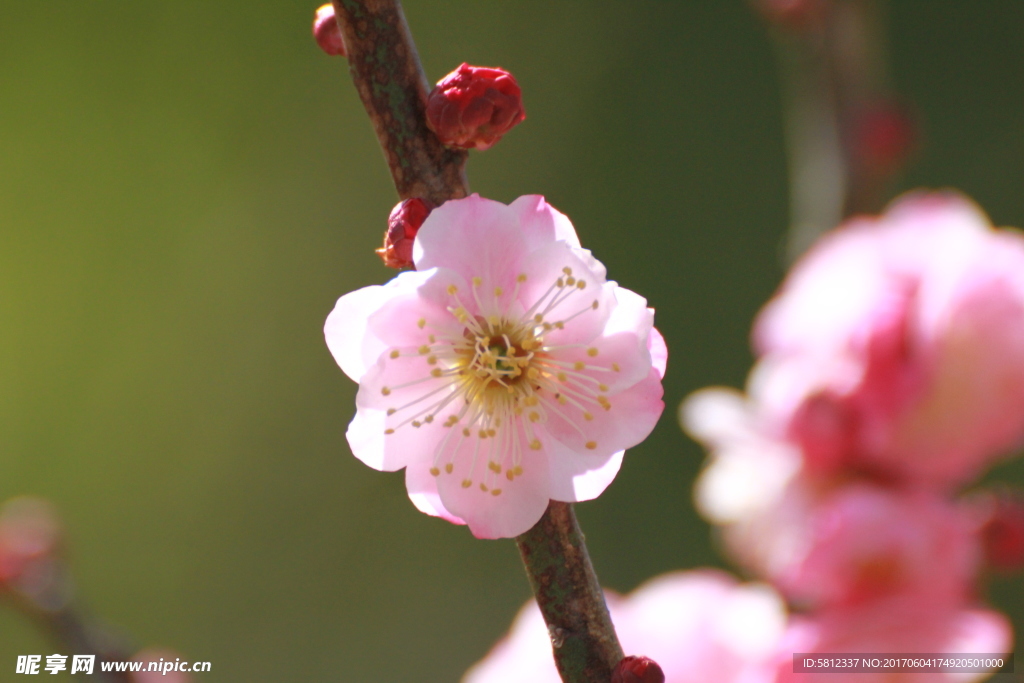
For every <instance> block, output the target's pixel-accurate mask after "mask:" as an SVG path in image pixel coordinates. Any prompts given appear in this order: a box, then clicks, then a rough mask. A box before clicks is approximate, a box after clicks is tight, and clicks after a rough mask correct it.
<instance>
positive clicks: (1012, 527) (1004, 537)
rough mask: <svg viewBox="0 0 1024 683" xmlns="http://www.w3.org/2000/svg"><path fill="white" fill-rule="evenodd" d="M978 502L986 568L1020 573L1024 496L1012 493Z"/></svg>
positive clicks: (988, 495) (1023, 555)
mask: <svg viewBox="0 0 1024 683" xmlns="http://www.w3.org/2000/svg"><path fill="white" fill-rule="evenodd" d="M980 502H981V506H982V509H983V510H984V512H983V513H982V514H983V518H984V522H983V525H982V527H981V541H982V547H983V548H984V550H985V560H986V564H988V566H989V567H991V568H993V569H996V570H998V571H1005V572H1012V571H1019V570H1021V569H1024V495H1022V494H1021V493H1020V492H1015V491H1001V492H999V493H986V494H983V497H982V498H981V499H980Z"/></svg>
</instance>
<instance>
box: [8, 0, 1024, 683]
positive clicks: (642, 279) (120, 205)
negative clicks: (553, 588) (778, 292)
mask: <svg viewBox="0 0 1024 683" xmlns="http://www.w3.org/2000/svg"><path fill="white" fill-rule="evenodd" d="M316 4H317V0H313V2H300V1H298V0H275V1H273V2H271V1H269V0H248V1H247V2H241V1H240V0H222V1H221V2H217V3H210V2H200V1H198V0H176V2H173V3H169V2H163V3H125V2H121V1H113V0H93V1H92V2H89V3H14V2H11V3H7V4H6V6H5V7H4V20H3V21H2V22H0V331H2V332H0V500H4V499H7V498H9V497H11V496H14V495H19V494H35V495H40V496H45V497H48V498H50V499H51V500H53V501H54V502H55V503H56V505H57V506H58V507H59V509H60V510H61V512H62V514H63V515H64V517H65V519H66V524H67V526H68V530H69V537H70V552H71V556H72V562H73V565H74V570H75V575H76V580H77V584H78V586H79V590H80V592H81V594H82V596H83V599H84V601H85V603H86V604H87V605H88V606H89V607H90V608H91V609H92V610H94V611H95V612H97V613H98V614H100V615H102V617H103V618H104V619H105V620H107V621H108V622H109V623H111V624H112V625H114V626H115V627H116V628H118V629H121V630H123V631H124V632H125V633H127V634H130V636H131V637H132V638H133V639H135V641H136V642H137V643H138V644H139V645H140V646H141V645H161V646H167V647H172V648H174V649H176V650H178V651H180V652H181V653H182V655H183V657H185V658H187V659H192V660H204V661H210V662H212V672H211V673H209V674H200V675H199V676H198V677H197V678H198V679H199V680H202V681H211V682H213V681H250V682H261V681H267V682H273V683H278V682H280V681H293V680H294V681H336V680H379V681H425V682H428V683H429V682H433V681H438V682H447V681H455V680H457V679H458V678H459V676H461V674H462V672H463V671H464V670H465V669H466V668H467V667H468V666H469V665H470V664H471V663H473V662H474V661H476V660H477V659H479V658H480V657H481V656H483V655H484V654H485V653H486V652H487V650H488V649H489V647H490V646H491V644H492V643H493V642H494V641H495V640H496V639H497V638H498V637H500V636H501V635H502V633H503V632H504V631H505V630H506V628H507V626H508V624H509V623H510V621H511V619H512V617H513V615H514V614H515V612H516V610H517V609H518V608H519V606H520V605H521V604H522V603H523V602H524V601H525V600H526V599H527V598H528V597H529V588H528V585H527V582H526V578H525V576H524V574H523V570H522V568H521V565H520V563H519V558H518V554H517V551H516V548H515V544H514V543H513V542H512V541H477V540H475V539H473V538H472V537H471V535H470V534H469V532H468V531H467V530H466V529H465V528H464V527H456V526H452V525H449V524H447V523H445V522H443V521H440V520H437V519H434V518H430V517H427V516H425V515H422V514H420V513H419V512H417V511H416V510H415V509H414V508H413V506H412V504H411V503H410V502H409V501H408V499H407V498H406V495H405V489H404V482H403V477H402V476H401V475H398V474H391V475H388V474H381V473H378V472H375V471H373V470H370V469H369V468H367V467H365V466H364V465H362V464H361V463H359V462H358V461H357V460H355V459H354V458H353V457H352V456H351V454H350V453H349V451H348V448H347V445H346V443H345V439H344V432H345V428H346V426H347V424H348V421H349V420H350V419H351V416H352V413H353V397H354V393H355V385H353V384H352V383H351V382H350V381H349V380H348V379H347V378H346V377H345V376H344V375H343V374H342V372H341V371H340V370H339V369H338V368H337V366H336V365H335V364H334V361H333V360H332V359H331V356H330V354H329V353H328V351H327V348H326V346H325V345H324V342H323V337H322V325H323V321H324V318H325V317H326V315H327V313H328V312H329V311H330V310H331V308H332V306H333V304H334V301H335V300H336V299H337V298H338V297H339V296H340V295H341V294H343V293H345V292H348V291H350V290H353V289H356V288H359V287H362V286H365V285H369V284H376V283H381V282H384V281H386V280H387V279H389V278H390V277H392V276H393V271H389V270H388V269H385V268H384V267H383V266H382V265H380V263H379V260H378V259H377V257H376V256H374V255H373V253H372V250H373V249H374V248H375V247H377V246H379V244H380V241H381V237H382V235H383V231H384V228H385V222H386V218H387V215H388V212H389V211H390V210H391V208H392V206H393V205H394V203H395V201H396V196H395V193H394V190H393V188H392V185H391V181H390V177H389V175H388V172H387V169H386V166H385V164H384V162H383V159H382V156H381V153H380V151H379V149H378V146H377V141H376V139H375V137H374V135H373V132H372V129H371V127H370V124H369V121H368V120H367V118H366V115H365V113H364V111H363V108H362V105H361V104H360V102H359V100H358V98H357V96H356V93H355V90H354V88H353V87H352V84H351V80H350V78H349V76H348V73H347V65H346V63H345V62H344V60H343V59H339V58H329V57H327V56H325V55H324V54H322V53H321V52H320V51H319V49H318V48H317V47H316V45H315V43H314V42H313V40H312V38H311V36H310V22H311V20H312V17H313V12H314V10H315V8H316ZM405 10H406V15H407V17H408V20H409V23H410V25H411V27H412V30H413V34H414V36H415V38H416V41H417V44H418V46H419V51H420V56H421V58H422V61H423V63H424V66H425V68H426V71H427V74H428V76H429V77H430V79H431V81H435V80H437V79H439V78H441V77H442V76H443V75H445V74H446V73H447V72H448V71H450V70H451V69H453V68H455V67H456V66H458V64H459V63H461V62H462V61H468V62H470V63H474V64H481V65H488V66H502V67H505V68H507V69H509V70H511V71H512V72H513V73H514V74H515V75H516V77H517V78H518V80H519V83H520V84H521V86H522V88H523V91H524V102H525V106H526V111H527V115H528V118H527V120H526V122H525V123H524V124H522V125H521V126H519V127H518V128H516V129H515V130H514V131H513V132H512V133H510V134H509V135H508V136H507V137H506V138H505V140H504V141H502V142H501V143H500V144H498V145H497V146H496V147H495V148H494V149H492V150H490V151H488V152H486V153H473V154H471V158H470V163H469V167H468V174H469V179H470V184H471V187H472V189H473V190H474V191H477V192H480V193H481V194H483V195H485V196H488V197H491V198H494V199H499V200H502V201H506V202H507V201H511V200H512V199H514V198H516V197H517V196H519V195H522V194H527V193H541V194H544V195H546V196H547V198H548V199H549V201H550V202H551V203H552V204H554V205H555V206H556V207H558V208H559V209H561V210H562V211H564V212H565V213H567V214H568V215H569V216H570V217H571V218H572V220H573V222H574V223H575V225H576V228H577V230H578V232H579V234H580V236H581V239H582V241H583V243H584V245H585V246H587V247H589V248H591V249H592V250H593V251H594V253H595V254H596V255H597V256H598V257H599V258H600V259H601V260H603V261H604V263H605V264H606V265H607V266H608V271H609V276H610V277H611V278H613V279H616V280H618V281H620V282H622V283H623V284H624V285H626V286H628V287H629V288H631V289H634V290H636V291H638V292H640V293H642V294H644V295H645V296H647V297H648V299H649V301H650V302H651V305H653V306H654V307H655V308H656V309H657V324H658V326H659V328H660V329H661V330H662V331H663V333H664V335H665V337H666V338H667V340H668V344H669V349H670V360H669V372H668V376H667V377H666V383H665V388H666V396H665V399H666V404H667V408H666V411H665V415H664V417H663V419H662V421H661V423H660V425H659V426H658V428H657V430H656V431H655V433H654V435H653V436H652V437H651V438H650V439H649V440H648V441H647V442H646V443H644V444H643V445H642V446H640V447H637V448H635V449H633V450H632V451H631V452H630V453H629V454H628V455H627V457H626V460H625V464H624V466H623V469H622V472H621V474H620V475H619V477H618V479H617V480H616V481H615V483H614V484H613V485H612V486H611V487H610V489H609V490H608V491H607V493H606V494H605V495H604V496H602V497H601V498H600V499H599V500H597V501H593V502H590V503H585V504H582V505H580V506H578V514H579V517H580V520H581V524H582V525H583V527H584V529H585V531H586V533H587V538H588V542H589V545H590V550H591V553H592V556H593V559H594V563H595V565H596V567H597V569H598V572H599V575H600V577H601V579H602V580H603V582H604V583H605V585H607V586H608V587H611V588H614V589H616V590H619V591H629V590H631V589H632V588H634V587H635V586H636V585H637V584H639V583H641V582H642V581H644V580H645V579H647V578H649V577H651V576H653V575H655V574H658V573H660V572H664V571H667V570H671V569H675V568H681V567H693V566H698V565H708V564H712V565H713V564H721V560H719V558H718V556H717V555H716V552H715V549H714V547H713V543H712V542H711V539H710V535H709V531H708V527H707V526H706V525H705V524H704V523H703V522H701V521H700V520H699V519H698V518H697V516H696V513H695V512H694V510H693V505H692V503H691V493H690V490H691V484H692V481H693V478H694V475H695V474H696V472H697V471H698V468H699V465H700V462H701V459H702V457H703V456H702V453H701V451H700V450H699V448H698V447H697V446H696V445H695V444H693V443H691V442H690V441H689V440H688V439H687V438H686V437H684V436H683V434H682V433H681V432H680V430H679V428H678V426H677V424H676V420H675V409H676V406H677V405H678V403H679V401H680V400H681V399H682V398H683V397H684V396H685V395H686V394H687V393H689V392H690V391H693V390H694V389H697V388H699V387H702V386H705V385H709V384H728V385H733V386H741V385H742V383H743V381H744V378H745V375H746V372H747V369H748V367H749V364H750V360H751V358H750V354H749V351H748V344H747V337H748V331H749V326H750V322H751V319H752V317H753V315H754V313H755V312H756V311H757V310H758V308H759V307H760V306H761V305H762V304H763V302H764V301H765V300H766V299H767V298H768V297H769V295H770V294H771V292H772V291H773V289H774V288H775V286H776V285H777V283H778V282H779V280H780V278H781V276H782V273H783V267H782V242H783V238H784V233H785V229H786V225H787V220H788V212H787V177H786V161H785V148H784V143H783V139H782V129H783V123H782V113H781V95H780V79H779V74H778V71H777V68H776V64H775V60H774V51H773V47H772V43H771V40H770V36H769V33H768V31H767V29H766V27H765V25H764V22H763V21H762V20H761V19H760V18H759V17H758V16H757V15H756V14H755V13H754V12H752V11H751V10H750V8H749V7H748V6H747V4H746V3H744V2H742V1H741V0H730V1H729V2H715V3H702V2H685V3H684V2H670V1H668V0H642V1H638V0H620V1H618V2H610V1H595V0H563V1H562V2H558V3H550V2H542V1H541V0H523V1H521V2H517V3H499V2H496V1H493V0H486V1H481V0H446V1H445V2H439V1H430V0H408V1H407V2H406V3H405ZM1022 28H1024V3H1021V2H1019V0H988V1H987V2H985V3H968V2H955V1H953V0H895V1H893V2H891V3H890V4H889V5H888V33H889V38H890V41H891V44H890V48H889V58H890V69H891V76H892V85H893V86H894V87H895V89H896V90H897V91H898V92H899V93H901V94H902V95H903V96H904V97H905V98H906V99H907V100H908V101H909V102H911V103H912V105H913V107H914V110H915V111H916V113H917V114H918V116H919V117H920V121H921V123H920V125H921V130H920V137H921V139H922V144H921V146H920V149H919V151H918V152H917V154H916V156H915V157H914V158H913V159H912V162H911V164H910V166H909V168H908V170H907V172H906V173H905V174H904V176H903V177H902V178H901V179H900V180H899V181H898V185H897V186H895V187H894V188H893V191H894V192H895V191H898V190H899V189H906V188H912V187H917V186H929V187H946V186H952V187H957V188H960V189H962V190H963V191H965V192H967V193H968V194H970V195H971V196H973V197H974V198H975V199H976V200H977V201H978V202H979V203H980V204H981V205H982V206H983V207H984V208H985V209H986V210H987V211H988V212H989V213H990V214H991V216H992V217H993V219H994V221H995V222H996V223H997V224H1010V225H1018V226H1020V225H1024V192H1022V189H1021V188H1022V180H1024V119H1022V116H1021V112H1022V111H1024V88H1022V87H1021V84H1022V83H1024V41H1021V40H1020V35H1021V30H1022ZM989 479H990V480H1002V481H1010V482H1017V483H1024V462H1016V463H1011V464H1009V465H1006V466H1003V467H1000V468H999V469H997V470H996V471H995V472H993V473H992V474H991V475H990V477H989ZM991 598H992V601H993V602H994V603H995V604H996V605H997V606H998V607H1000V608H1001V609H1003V610H1004V611H1006V612H1008V613H1009V614H1010V615H1011V616H1012V617H1013V619H1014V621H1015V623H1017V624H1018V628H1019V629H1022V630H1024V592H1022V591H1021V589H1020V588H1019V586H1018V585H1017V584H1015V583H1014V581H1012V580H1005V579H1004V580H1002V581H999V582H996V583H995V584H993V586H992V591H991ZM60 651H61V650H60V649H59V648H56V649H55V647H54V646H53V645H52V644H50V643H49V642H47V641H46V640H45V639H44V638H43V637H42V636H40V635H39V633H38V632H37V631H36V630H35V628H34V627H33V625H32V624H31V623H30V622H29V621H28V620H26V619H25V618H24V617H23V616H20V615H19V614H17V613H15V612H13V611H11V610H10V609H0V670H7V671H11V670H12V669H11V668H9V667H13V666H14V661H15V659H16V656H17V655H18V654H26V653H38V654H49V653H51V652H60ZM65 654H71V653H65ZM4 680H6V674H5V675H4Z"/></svg>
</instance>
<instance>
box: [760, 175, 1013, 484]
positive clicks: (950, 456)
mask: <svg viewBox="0 0 1024 683" xmlns="http://www.w3.org/2000/svg"><path fill="white" fill-rule="evenodd" d="M754 343H755V346H756V348H757V351H758V353H759V355H760V356H761V359H760V361H759V363H758V366H757V368H755V370H754V372H753V374H752V376H751V382H750V384H751V386H750V389H751V393H752V394H753V395H754V396H755V398H756V400H757V401H758V402H759V403H760V404H761V405H762V406H763V407H764V410H765V411H766V412H767V413H770V414H771V416H773V417H771V418H770V419H769V421H770V422H775V423H777V424H780V425H784V427H783V430H784V431H786V432H787V436H788V437H789V438H791V439H793V440H795V441H796V442H798V443H799V444H800V446H801V447H802V449H803V451H804V453H805V457H806V458H807V461H808V462H807V464H808V466H809V467H811V468H813V469H816V470H818V471H821V472H824V473H828V472H832V471H835V470H837V469H856V470H859V471H867V472H871V473H872V474H874V475H876V476H881V477H885V478H890V479H892V478H896V479H901V480H904V481H907V482H910V481H913V482H920V483H927V484H931V485H933V486H939V487H944V488H954V487H956V486H959V485H962V484H964V483H966V482H968V481H970V480H971V479H973V478H975V477H977V476H978V475H979V474H980V473H981V472H982V471H983V470H984V469H985V468H986V467H987V466H989V465H990V464H992V463H993V462H994V461H996V460H998V459H999V458H1002V457H1004V456H1005V455H1006V454H1007V453H1008V452H1009V451H1011V450H1012V449H1013V448H1014V447H1015V446H1017V445H1018V444H1020V443H1021V441H1022V438H1024V237H1022V236H1021V235H1020V233H1019V232H1016V231H1010V230H994V229H993V228H992V226H991V224H990V223H989V220H988V218H987V217H986V216H985V215H984V214H983V213H982V212H981V211H980V210H979V209H978V208H977V207H976V206H975V205H974V204H972V203H971V202H970V201H968V200H967V199H965V198H964V197H962V196H959V195H956V194H952V193H946V194H915V195H910V196H908V197H905V198H903V199H901V200H899V201H897V202H896V203H895V204H893V206H891V207H890V208H889V210H888V211H887V212H886V213H885V214H884V215H883V216H880V217H878V218H861V219H856V220H854V221H851V222H850V223H848V224H847V225H845V226H844V227H842V228H840V229H838V230H836V231H834V232H833V233H831V234H830V235H828V236H826V237H824V238H823V239H822V240H821V241H820V242H818V244H817V245H816V246H815V247H814V248H813V249H812V250H811V251H810V252H808V254H807V255H806V256H805V257H804V258H803V259H802V260H801V261H800V263H798V264H797V265H796V266H795V267H794V269H793V270H792V272H791V273H790V274H789V276H788V277H787V279H786V282H785V284H783V286H782V288H781V290H780V291H779V293H778V294H777V295H776V297H775V298H774V299H773V300H772V301H771V302H770V303H769V304H768V305H767V306H766V307H765V309H764V310H763V311H762V312H761V314H760V316H759V318H758V320H757V323H756V325H755V329H754Z"/></svg>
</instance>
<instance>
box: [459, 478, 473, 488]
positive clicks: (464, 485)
mask: <svg viewBox="0 0 1024 683" xmlns="http://www.w3.org/2000/svg"><path fill="white" fill-rule="evenodd" d="M472 485H473V482H471V481H470V480H469V479H463V480H462V488H464V489H468V488H469V487H470V486H472Z"/></svg>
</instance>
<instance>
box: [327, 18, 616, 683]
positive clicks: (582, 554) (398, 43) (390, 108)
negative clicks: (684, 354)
mask: <svg viewBox="0 0 1024 683" xmlns="http://www.w3.org/2000/svg"><path fill="white" fill-rule="evenodd" d="M333 4H334V10H335V16H336V17H337V20H338V25H339V26H340V27H341V31H342V35H343V37H344V40H345V47H346V49H347V51H348V60H349V70H350V72H351V74H352V80H353V81H354V82H355V85H356V89H357V90H358V91H359V96H360V97H361V98H362V100H363V105H364V106H365V107H366V111H367V113H368V114H369V116H370V120H371V121H372V122H373V127H374V130H375V131H376V132H377V138H378V140H379V141H380V145H381V148H382V149H383V150H384V157H385V159H386V160H387V163H388V167H389V168H390V169H391V176H392V178H393V179H394V182H395V187H396V188H397V190H398V194H399V195H400V196H401V197H402V199H410V198H413V197H420V198H422V199H427V200H429V201H431V202H433V203H434V204H435V205H440V204H442V203H443V202H445V201H447V200H448V199H454V198H458V197H464V196H466V195H467V194H468V193H469V186H468V184H467V182H466V177H465V171H464V168H465V162H466V152H465V151H461V150H452V149H448V148H446V147H445V146H444V145H442V144H441V142H440V141H439V140H438V139H437V137H436V136H435V135H434V134H433V132H431V130H430V129H429V128H428V127H427V124H426V101H427V78H426V75H425V74H424V73H423V68H422V67H421V66H420V62H419V57H418V56H417V54H416V46H415V44H414V43H413V40H412V35H411V34H410V32H409V27H408V25H407V24H406V21H405V17H404V16H403V14H402V8H401V5H400V4H399V2H398V0H333ZM516 541H517V543H518V544H519V550H520V553H521V555H522V557H523V563H524V565H525V566H526V573H527V574H528V575H529V578H530V584H531V586H532V587H533V591H534V594H535V595H536V596H537V602H538V604H539V605H540V608H541V612H543V614H544V619H545V621H546V623H547V624H548V629H549V632H550V633H551V635H552V645H553V650H554V658H555V664H556V666H557V667H558V671H559V673H560V674H561V676H562V680H563V681H564V682H565V683H608V682H609V681H610V680H611V676H612V671H613V670H614V669H615V666H616V665H617V664H618V663H619V661H620V660H621V659H622V648H621V647H620V646H619V641H618V638H617V637H616V635H615V629H614V628H613V627H612V622H611V617H610V616H609V614H608V608H607V606H606V605H605V602H604V593H603V592H602V591H601V586H600V584H599V583H598V581H597V576H596V574H595V573H594V568H593V565H591V562H590V556H589V554H588V553H587V547H586V545H585V543H584V541H583V534H582V533H581V532H580V528H579V525H578V524H577V522H576V516H575V514H574V512H573V509H572V505H569V504H567V503H559V502H556V501H552V502H551V503H550V505H549V507H548V509H547V511H546V512H545V513H544V516H543V517H542V518H541V520H540V521H539V522H538V523H537V524H536V525H535V526H534V527H533V528H532V529H530V530H529V531H527V532H526V533H525V534H523V535H521V536H519V537H518V538H517V539H516Z"/></svg>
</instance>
